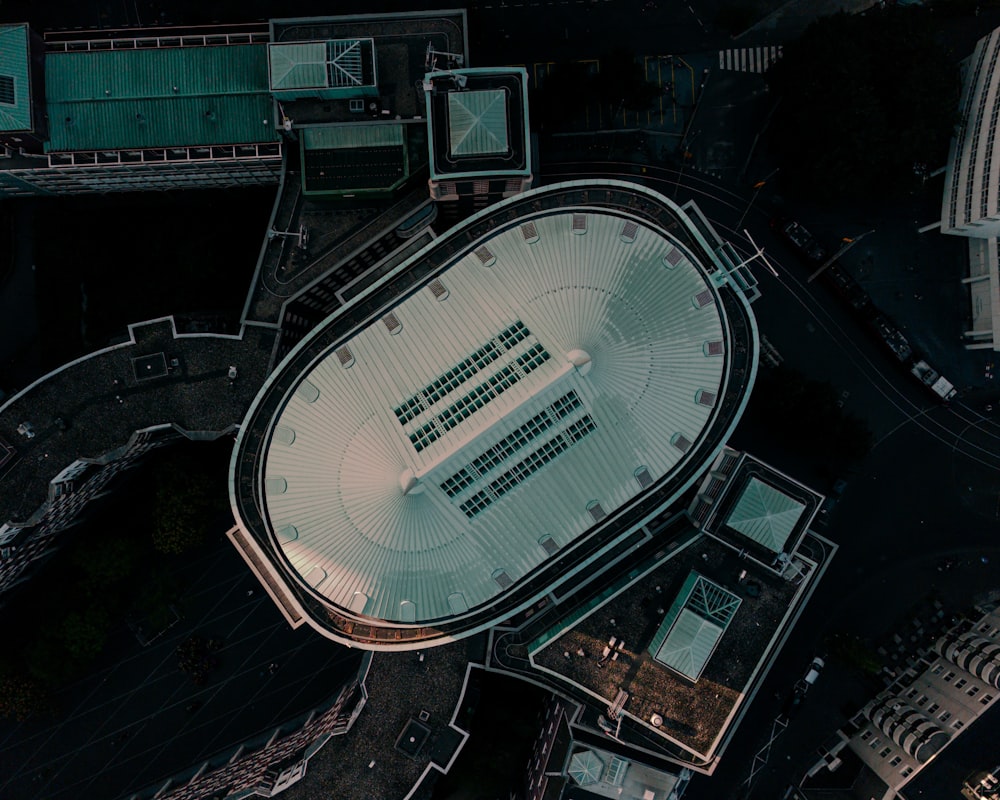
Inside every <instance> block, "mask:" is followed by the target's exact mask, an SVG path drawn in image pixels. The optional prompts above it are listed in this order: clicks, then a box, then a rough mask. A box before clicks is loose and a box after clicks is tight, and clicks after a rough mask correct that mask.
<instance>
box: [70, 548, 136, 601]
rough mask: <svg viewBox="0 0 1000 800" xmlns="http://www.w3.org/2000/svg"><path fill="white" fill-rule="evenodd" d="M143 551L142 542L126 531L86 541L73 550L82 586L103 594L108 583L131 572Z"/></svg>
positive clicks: (114, 581)
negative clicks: (129, 535) (124, 533)
mask: <svg viewBox="0 0 1000 800" xmlns="http://www.w3.org/2000/svg"><path fill="white" fill-rule="evenodd" d="M141 554H142V547H141V545H140V544H139V543H138V542H136V541H134V540H133V539H130V538H128V536H125V535H118V536H113V537H112V538H110V539H105V540H103V541H97V542H95V543H91V542H89V541H88V542H85V543H84V544H83V546H80V547H78V548H76V550H75V551H74V552H73V563H74V565H75V566H76V567H77V568H78V569H79V571H80V578H79V581H80V587H81V588H82V589H83V591H84V592H87V593H88V594H95V593H96V594H104V593H105V592H106V591H107V587H108V585H109V584H112V583H117V582H119V581H122V580H124V579H126V578H129V577H130V576H131V575H132V573H133V572H134V570H135V567H136V564H137V563H138V561H139V558H140V556H141Z"/></svg>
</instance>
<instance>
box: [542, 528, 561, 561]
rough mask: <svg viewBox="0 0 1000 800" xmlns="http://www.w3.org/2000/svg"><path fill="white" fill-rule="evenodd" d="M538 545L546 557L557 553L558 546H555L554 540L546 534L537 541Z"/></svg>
mask: <svg viewBox="0 0 1000 800" xmlns="http://www.w3.org/2000/svg"><path fill="white" fill-rule="evenodd" d="M538 543H539V544H540V545H541V546H542V549H543V550H544V551H545V553H546V554H547V555H550V556H554V555H555V554H556V553H558V552H559V545H557V544H556V540H555V539H553V538H552V537H551V536H549V535H548V534H547V533H546V534H545V535H544V536H543V537H542V538H541V539H539V540H538Z"/></svg>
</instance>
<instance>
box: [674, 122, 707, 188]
mask: <svg viewBox="0 0 1000 800" xmlns="http://www.w3.org/2000/svg"><path fill="white" fill-rule="evenodd" d="M700 133H701V131H700V130H699V131H695V132H694V133H693V134H691V136H684V137H683V138H682V139H681V145H680V148H679V150H680V153H681V168H680V169H679V170H677V180H676V181H675V182H674V199H675V200H676V199H677V190H678V189H679V188H680V185H681V177H682V176H683V175H684V167H686V166H687V162H688V159H690V158H694V153H691V152H690V151H689V150H688V149H687V145H689V144H692V143H693V142H694V140H695V139H696V138H698V134H700Z"/></svg>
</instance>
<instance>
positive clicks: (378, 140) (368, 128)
mask: <svg viewBox="0 0 1000 800" xmlns="http://www.w3.org/2000/svg"><path fill="white" fill-rule="evenodd" d="M404 138H405V133H404V131H403V125H402V123H400V124H398V125H371V124H366V125H337V126H334V127H329V128H304V129H303V130H302V143H303V144H304V145H305V148H306V149H307V150H341V149H355V148H360V147H393V146H399V145H402V144H404Z"/></svg>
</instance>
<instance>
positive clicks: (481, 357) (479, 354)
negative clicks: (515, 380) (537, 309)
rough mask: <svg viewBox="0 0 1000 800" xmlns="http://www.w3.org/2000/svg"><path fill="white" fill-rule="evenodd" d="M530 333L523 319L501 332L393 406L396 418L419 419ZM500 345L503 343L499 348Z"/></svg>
mask: <svg viewBox="0 0 1000 800" xmlns="http://www.w3.org/2000/svg"><path fill="white" fill-rule="evenodd" d="M530 335H531V331H529V330H528V329H527V328H526V327H525V326H524V323H523V322H521V320H518V321H517V322H515V323H514V324H513V325H511V326H509V327H508V328H506V329H504V330H502V331H501V332H500V333H498V334H497V336H496V338H495V339H494V340H493V341H490V342H487V343H486V344H484V345H483V346H482V347H480V348H479V349H478V350H476V352H474V353H473V354H472V355H470V356H469V357H468V358H466V359H464V360H463V361H461V362H460V363H458V364H456V365H455V366H454V367H452V368H451V369H450V370H448V371H447V372H445V373H444V374H443V375H440V376H439V377H438V378H437V380H435V381H434V382H433V383H429V384H428V385H427V386H425V387H424V388H423V389H421V390H420V391H419V392H417V393H416V394H415V395H413V396H412V397H410V398H409V399H407V400H406V401H405V402H403V403H402V404H401V405H399V406H397V407H396V408H395V409H393V410H394V411H395V413H396V418H397V419H398V420H399V421H400V423H401V424H404V425H405V424H406V423H407V422H409V421H410V420H412V419H415V418H416V417H417V416H419V415H420V413H421V412H422V411H423V410H424V409H427V408H430V407H431V406H432V405H434V404H435V403H436V402H437V401H438V400H440V399H441V398H442V397H444V396H445V395H447V394H448V393H449V392H452V391H453V390H454V389H456V388H457V387H458V386H460V385H461V384H463V383H465V381H467V380H469V379H470V378H472V376H473V375H475V374H476V373H478V372H480V371H481V370H483V369H484V368H486V367H487V366H489V365H490V364H492V363H493V362H494V361H496V360H497V359H498V358H500V357H501V356H502V355H503V354H504V352H506V351H507V350H510V349H512V348H513V347H514V346H515V345H516V344H517V343H518V342H522V341H524V340H525V339H526V338H527V337H528V336H530ZM497 344H499V345H500V346H499V347H498V346H497Z"/></svg>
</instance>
